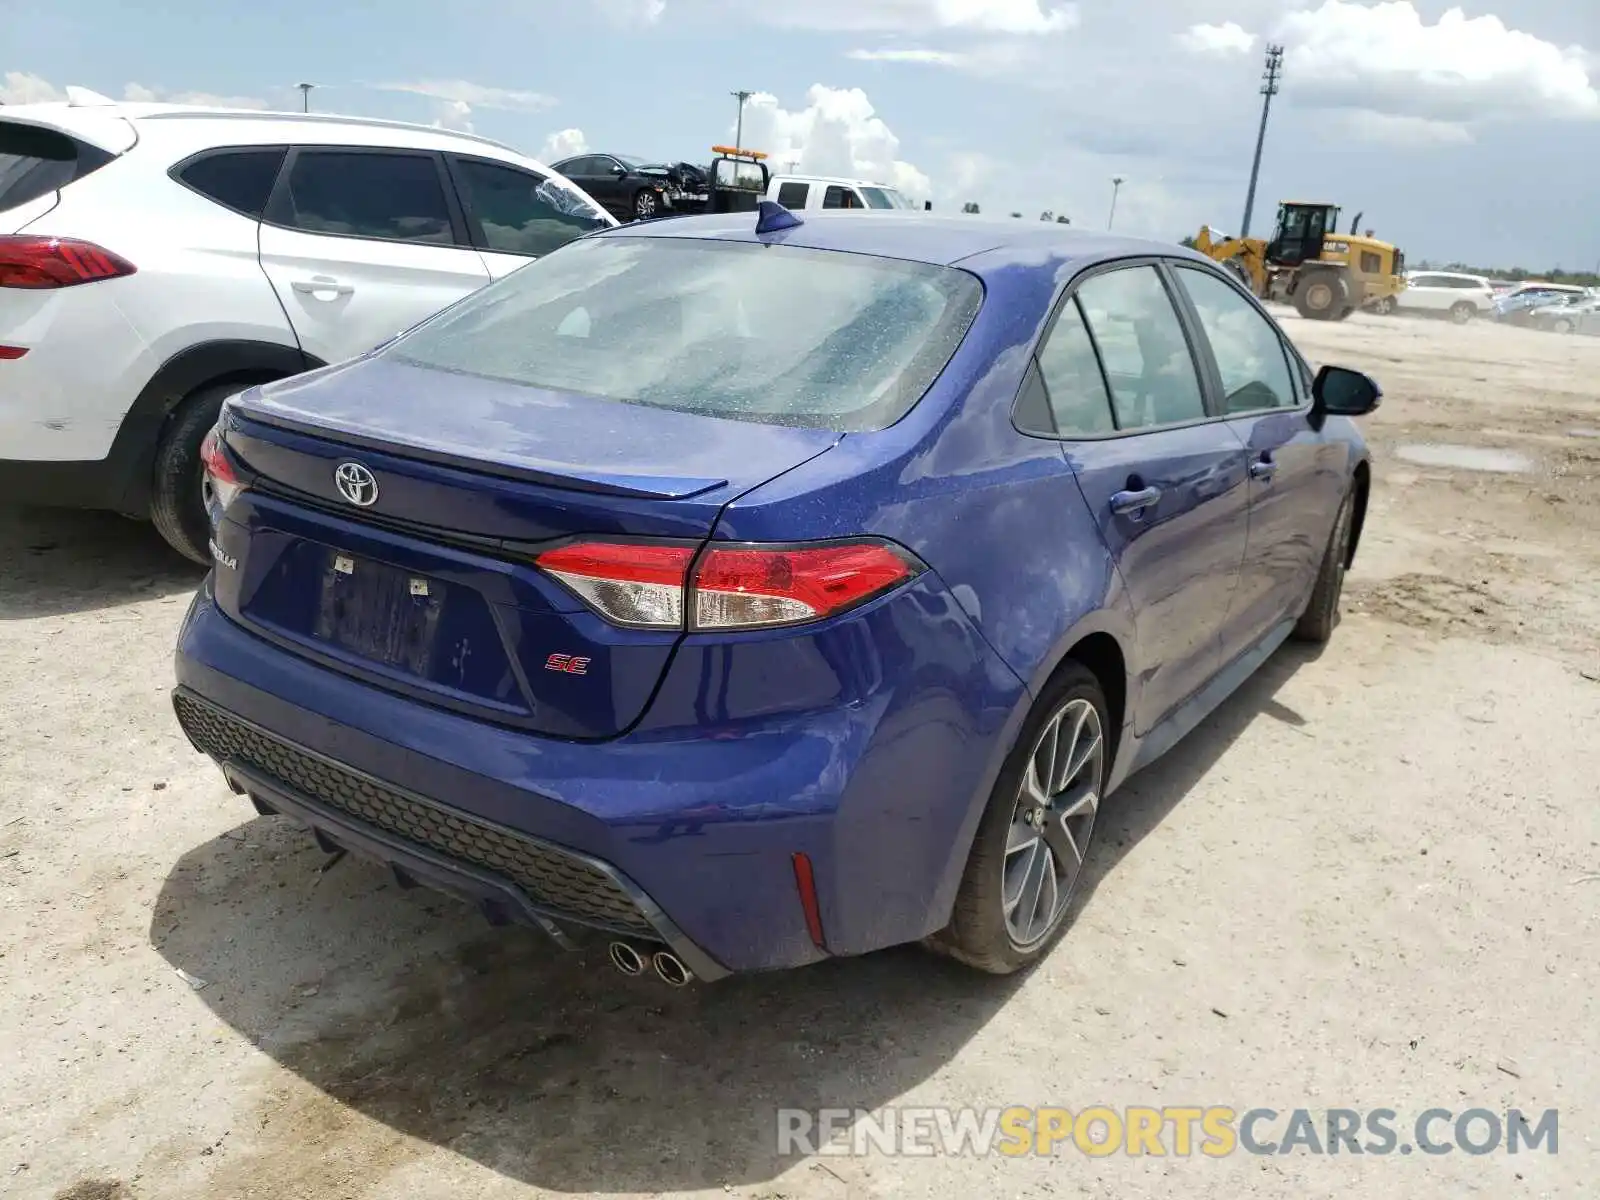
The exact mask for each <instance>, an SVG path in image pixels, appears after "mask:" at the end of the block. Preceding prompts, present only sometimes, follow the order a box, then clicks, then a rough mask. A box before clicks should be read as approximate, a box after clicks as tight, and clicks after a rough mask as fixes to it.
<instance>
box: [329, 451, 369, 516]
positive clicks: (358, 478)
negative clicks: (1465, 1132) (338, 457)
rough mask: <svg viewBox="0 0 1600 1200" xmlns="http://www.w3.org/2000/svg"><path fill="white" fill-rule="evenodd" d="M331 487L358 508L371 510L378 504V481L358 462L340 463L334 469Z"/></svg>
mask: <svg viewBox="0 0 1600 1200" xmlns="http://www.w3.org/2000/svg"><path fill="white" fill-rule="evenodd" d="M333 485H334V486H335V487H336V488H338V489H339V494H340V495H341V496H343V497H344V498H345V499H346V500H348V501H350V503H351V504H354V505H355V506H356V507H358V508H371V507H372V506H373V505H374V504H376V503H377V502H378V481H377V479H376V478H375V477H374V476H373V474H372V472H371V471H369V470H367V468H366V467H364V466H362V465H361V464H360V463H358V462H342V463H340V464H339V465H338V466H337V467H335V468H334V471H333Z"/></svg>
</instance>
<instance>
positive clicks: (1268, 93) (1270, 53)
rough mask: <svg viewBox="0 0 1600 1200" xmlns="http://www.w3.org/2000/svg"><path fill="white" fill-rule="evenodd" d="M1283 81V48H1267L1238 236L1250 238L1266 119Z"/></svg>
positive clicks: (1264, 140)
mask: <svg viewBox="0 0 1600 1200" xmlns="http://www.w3.org/2000/svg"><path fill="white" fill-rule="evenodd" d="M1282 79H1283V47H1282V46H1268V47H1267V69H1266V70H1265V71H1263V72H1262V73H1261V95H1262V101H1261V131H1260V132H1259V133H1257V134H1256V157H1255V160H1254V161H1253V162H1252V163H1251V164H1250V190H1249V191H1247V192H1246V193H1245V195H1244V220H1243V221H1241V222H1240V223H1239V236H1240V237H1242V238H1246V237H1249V236H1250V213H1251V210H1252V209H1254V208H1255V206H1256V178H1257V177H1258V176H1259V175H1260V174H1261V149H1262V147H1264V146H1265V145H1266V144H1267V117H1268V116H1269V115H1270V114H1271V112H1272V98H1273V97H1274V96H1276V95H1277V94H1278V84H1279V81H1281V80H1282Z"/></svg>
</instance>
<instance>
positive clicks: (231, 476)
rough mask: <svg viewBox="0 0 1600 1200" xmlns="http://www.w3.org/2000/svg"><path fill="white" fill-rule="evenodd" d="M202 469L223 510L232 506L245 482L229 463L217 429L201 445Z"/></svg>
mask: <svg viewBox="0 0 1600 1200" xmlns="http://www.w3.org/2000/svg"><path fill="white" fill-rule="evenodd" d="M200 468H201V470H202V471H204V472H205V480H206V484H207V485H208V486H209V487H210V489H211V494H212V495H213V496H214V497H216V500H217V503H218V504H220V505H221V506H222V507H223V508H227V507H228V505H230V504H232V503H233V500H234V497H235V496H237V495H238V494H239V493H240V492H242V491H244V482H243V481H242V480H241V479H240V478H239V473H238V472H237V471H235V470H234V469H233V464H232V463H231V462H229V461H228V455H227V453H226V451H224V450H223V448H222V439H221V438H220V437H219V436H218V435H217V431H216V430H215V429H213V430H212V431H211V432H210V433H208V434H206V437H205V441H203V442H201V443H200Z"/></svg>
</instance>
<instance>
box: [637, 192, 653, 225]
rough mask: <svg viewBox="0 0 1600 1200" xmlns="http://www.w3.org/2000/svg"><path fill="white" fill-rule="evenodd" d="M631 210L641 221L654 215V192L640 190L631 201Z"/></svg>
mask: <svg viewBox="0 0 1600 1200" xmlns="http://www.w3.org/2000/svg"><path fill="white" fill-rule="evenodd" d="M633 211H634V213H635V215H637V216H638V218H639V219H640V220H641V221H644V220H648V219H649V218H651V217H653V216H655V215H656V197H655V193H654V192H640V193H639V194H638V196H636V197H635V198H634V201H633Z"/></svg>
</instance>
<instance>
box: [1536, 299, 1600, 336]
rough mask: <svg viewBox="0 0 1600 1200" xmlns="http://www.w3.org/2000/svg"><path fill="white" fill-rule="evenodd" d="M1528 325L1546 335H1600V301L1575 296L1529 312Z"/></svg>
mask: <svg viewBox="0 0 1600 1200" xmlns="http://www.w3.org/2000/svg"><path fill="white" fill-rule="evenodd" d="M1528 324H1529V325H1530V326H1532V327H1533V328H1534V329H1542V330H1544V331H1545V332H1546V333H1582V334H1588V335H1590V336H1593V335H1595V334H1600V299H1596V298H1595V297H1593V296H1574V297H1573V298H1572V299H1570V300H1566V301H1558V302H1556V303H1553V304H1542V305H1540V306H1539V307H1538V308H1534V309H1531V310H1529V312H1528Z"/></svg>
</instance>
